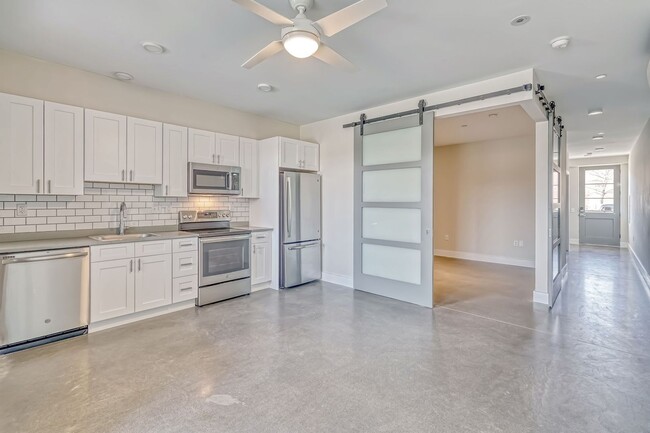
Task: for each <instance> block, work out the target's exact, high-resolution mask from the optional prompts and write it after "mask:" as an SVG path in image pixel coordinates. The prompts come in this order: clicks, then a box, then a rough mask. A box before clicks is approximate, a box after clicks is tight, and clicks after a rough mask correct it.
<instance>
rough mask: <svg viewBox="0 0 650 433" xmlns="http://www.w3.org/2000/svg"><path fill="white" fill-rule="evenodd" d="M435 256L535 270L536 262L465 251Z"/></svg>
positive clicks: (436, 252) (440, 253)
mask: <svg viewBox="0 0 650 433" xmlns="http://www.w3.org/2000/svg"><path fill="white" fill-rule="evenodd" d="M434 254H435V255H436V256H441V257H451V258H453V259H462V260H473V261H475V262H487V263H497V264H499V265H510V266H521V267H524V268H534V267H535V260H525V259H515V258H512V257H503V256H492V255H488V254H478V253H468V252H464V251H451V250H435V251H434Z"/></svg>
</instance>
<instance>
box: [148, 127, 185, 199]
mask: <svg viewBox="0 0 650 433" xmlns="http://www.w3.org/2000/svg"><path fill="white" fill-rule="evenodd" d="M154 192H155V195H156V196H158V197H187V128H185V127H183V126H176V125H168V124H166V123H165V124H164V125H163V164H162V184H161V185H156V187H155V191H154Z"/></svg>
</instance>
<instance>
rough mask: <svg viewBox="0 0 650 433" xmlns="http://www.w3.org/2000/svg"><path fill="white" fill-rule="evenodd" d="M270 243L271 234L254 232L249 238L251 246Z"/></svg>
mask: <svg viewBox="0 0 650 433" xmlns="http://www.w3.org/2000/svg"><path fill="white" fill-rule="evenodd" d="M265 242H271V232H270V231H268V232H254V233H253V234H252V236H251V243H252V244H261V243H265Z"/></svg>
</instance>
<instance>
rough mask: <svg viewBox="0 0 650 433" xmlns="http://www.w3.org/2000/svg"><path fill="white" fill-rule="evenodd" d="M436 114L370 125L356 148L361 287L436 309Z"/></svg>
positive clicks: (357, 266) (356, 245)
mask: <svg viewBox="0 0 650 433" xmlns="http://www.w3.org/2000/svg"><path fill="white" fill-rule="evenodd" d="M433 119H434V115H433V112H429V113H425V115H424V116H423V122H422V123H420V121H419V116H410V117H403V118H399V119H394V120H389V121H384V122H379V123H375V124H369V125H364V127H363V134H362V131H361V127H359V126H357V128H356V131H355V146H354V164H355V179H354V201H355V212H354V288H355V289H356V290H361V291H365V292H369V293H374V294H377V295H381V296H386V297H389V298H393V299H398V300H401V301H405V302H410V303H413V304H418V305H422V306H425V307H432V305H433V257H432V256H433V236H432V227H433V225H432V224H433Z"/></svg>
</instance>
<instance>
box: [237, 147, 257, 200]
mask: <svg viewBox="0 0 650 433" xmlns="http://www.w3.org/2000/svg"><path fill="white" fill-rule="evenodd" d="M239 164H240V166H241V195H242V197H247V198H259V189H260V184H259V144H258V142H257V140H253V139H251V138H240V139H239Z"/></svg>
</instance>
